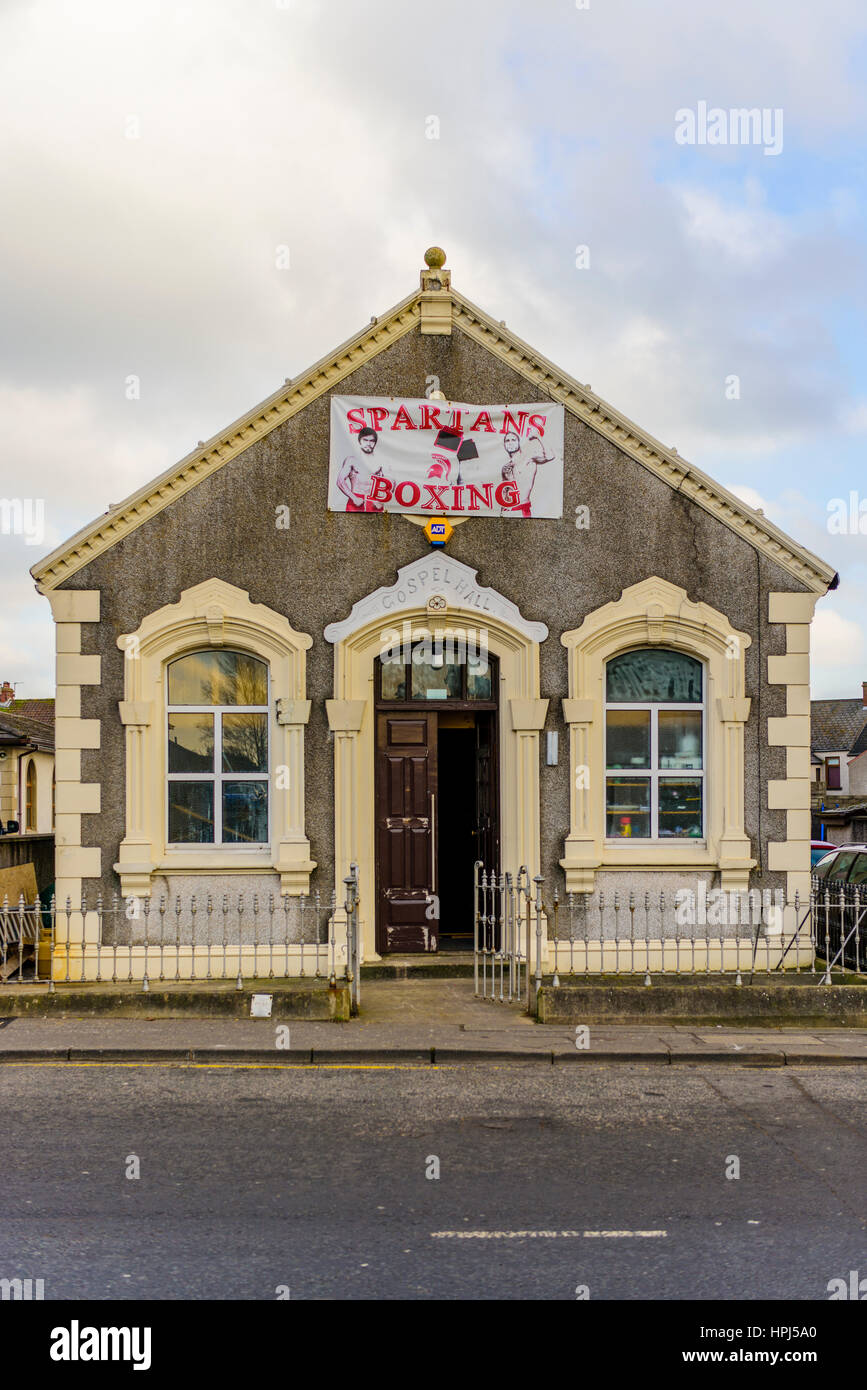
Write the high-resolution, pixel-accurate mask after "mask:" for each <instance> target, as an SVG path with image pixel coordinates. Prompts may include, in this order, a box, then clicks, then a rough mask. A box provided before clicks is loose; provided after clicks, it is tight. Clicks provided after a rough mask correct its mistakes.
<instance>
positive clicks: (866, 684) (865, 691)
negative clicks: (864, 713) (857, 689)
mask: <svg viewBox="0 0 867 1390" xmlns="http://www.w3.org/2000/svg"><path fill="white" fill-rule="evenodd" d="M861 704H862V705H863V707H864V709H867V681H862V682H861Z"/></svg>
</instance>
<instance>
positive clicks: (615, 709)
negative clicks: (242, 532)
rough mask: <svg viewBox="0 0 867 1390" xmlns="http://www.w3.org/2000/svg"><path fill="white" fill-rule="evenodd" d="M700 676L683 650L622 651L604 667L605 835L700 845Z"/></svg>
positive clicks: (702, 742) (700, 670) (695, 663)
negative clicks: (696, 841)
mask: <svg viewBox="0 0 867 1390" xmlns="http://www.w3.org/2000/svg"><path fill="white" fill-rule="evenodd" d="M704 708H705V706H704V671H703V667H702V664H701V662H700V661H696V659H695V658H694V657H691V656H687V655H686V654H685V653H683V652H676V651H665V650H660V649H659V648H648V649H644V648H642V649H640V650H638V651H628V652H623V653H622V655H620V656H616V657H614V658H613V659H612V660H610V661H608V662H607V664H606V668H605V834H606V838H607V839H609V840H625V839H641V840H670V839H687V840H700V839H702V838H703V836H704V833H705V830H704V801H705V797H704V774H705V767H704V746H705V736H704Z"/></svg>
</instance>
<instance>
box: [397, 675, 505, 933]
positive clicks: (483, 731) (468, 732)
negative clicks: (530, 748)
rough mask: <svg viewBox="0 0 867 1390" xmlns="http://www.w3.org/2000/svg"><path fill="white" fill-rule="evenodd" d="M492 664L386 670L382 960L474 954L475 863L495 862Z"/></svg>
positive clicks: (492, 868)
mask: <svg viewBox="0 0 867 1390" xmlns="http://www.w3.org/2000/svg"><path fill="white" fill-rule="evenodd" d="M499 830H500V828H499V792H498V758H497V677H496V666H495V664H494V661H493V658H490V659H489V661H486V662H485V664H484V666H483V668H481V669H480V668H479V666H478V665H477V666H476V667H475V668H470V669H467V664H466V663H463V664H459V663H455V664H454V666H453V667H445V669H444V667H443V663H440V665H436V664H435V663H433V662H431V663H430V669H429V670H428V669H427V667H426V666H425V665H424V664H423V663H418V669H417V668H416V663H413V665H412V667H411V666H410V664H409V662H407V663H406V665H405V667H404V666H403V665H398V667H397V670H394V669H393V664H389V665H387V666H386V665H385V663H382V664H381V667H380V672H379V676H378V690H377V714H376V891H377V935H376V940H377V949H378V950H379V951H380V952H383V953H384V952H392V951H396V952H404V951H410V952H414V951H443V950H444V951H454V950H472V946H473V865H474V863H475V861H476V860H477V859H480V860H481V861H482V862H483V863H484V865H485V867H486V868H487V869H488V870H490V871H496V870H497V867H498V863H499V838H500V833H499Z"/></svg>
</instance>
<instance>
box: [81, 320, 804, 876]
mask: <svg viewBox="0 0 867 1390" xmlns="http://www.w3.org/2000/svg"><path fill="white" fill-rule="evenodd" d="M431 374H435V375H437V376H438V377H439V380H440V386H441V389H442V390H443V391H444V393H445V394H446V396H447V397H448V398H449V399H452V400H460V401H468V402H479V403H484V402H503V401H513V402H521V401H533V400H547V399H549V397H547V396H545V395H544V394H543V393H542V392H540V391H539V390H538V389H535V388H534V387H533V386H532V385H531V384H530V383H528V381H527V380H526V378H525V377H523V376H521V375H519V374H518V373H517V372H514V371H513V370H512V369H511V368H510V367H509V366H508V365H507V364H506V363H504V362H501V361H500V360H499V359H498V358H496V357H495V356H493V355H492V354H491V353H489V352H488V351H486V349H485V348H483V347H482V346H481V345H479V344H478V343H476V342H474V341H473V340H472V339H471V338H470V337H469V336H467V335H465V334H464V333H463V332H462V331H461V330H460V328H458V327H457V326H456V327H455V328H454V331H453V332H452V334H451V336H431V335H427V336H423V335H422V334H421V333H420V332H419V329H418V328H415V329H414V330H413V331H411V332H410V333H408V334H407V335H406V336H404V337H403V338H401V339H400V340H399V341H398V342H396V343H394V344H392V345H391V346H390V347H388V348H386V349H385V350H384V351H383V352H381V353H380V354H379V355H378V356H377V357H376V358H374V359H373V360H371V361H369V362H366V363H365V364H364V365H362V366H361V367H359V369H358V370H356V371H355V372H353V373H352V374H351V375H349V376H347V377H345V378H343V380H342V381H341V382H340V383H339V385H338V386H337V387H336V390H337V391H339V393H340V394H342V395H362V396H377V395H379V396H391V395H399V396H415V397H419V396H423V395H424V392H425V383H426V380H427V378H428V377H429V376H430V375H431ZM328 453H329V396H328V395H325V396H322V397H320V398H319V399H316V400H314V401H312V402H311V403H310V404H309V405H307V406H306V407H305V408H304V409H303V410H301V411H300V413H298V414H297V415H296V416H294V417H293V418H292V419H290V420H288V421H286V422H284V423H283V424H282V425H280V426H278V427H277V428H276V429H275V430H274V431H273V432H272V433H271V434H270V435H269V436H268V437H266V438H265V439H262V440H260V441H259V442H257V443H255V444H253V445H252V446H251V447H250V448H248V449H247V450H246V451H245V452H243V453H242V454H240V455H239V456H237V457H236V458H234V459H233V460H231V461H230V462H229V463H227V464H226V465H225V466H224V467H223V468H222V469H221V470H220V471H218V472H217V473H216V474H215V475H213V476H212V477H210V478H207V479H205V480H204V481H202V482H201V483H199V484H198V485H197V486H196V487H194V488H192V489H191V490H190V491H189V492H187V493H185V494H184V495H182V496H180V497H179V498H178V499H177V500H176V501H175V502H174V503H173V504H172V505H171V506H170V507H167V508H166V509H165V510H163V511H161V512H160V513H159V514H158V515H156V516H155V517H153V518H152V519H151V520H149V521H148V522H146V523H145V524H144V525H142V526H140V527H139V528H138V529H137V530H134V531H133V532H132V533H131V534H129V535H127V536H126V537H125V538H124V539H122V540H121V541H120V542H119V543H117V544H116V545H115V546H114V547H113V548H111V549H110V550H108V551H107V552H105V553H104V554H102V555H101V556H99V557H98V558H96V559H94V560H93V561H92V562H91V563H89V564H87V565H86V566H85V567H84V568H82V569H80V570H78V571H77V573H75V574H74V576H72V577H71V578H70V579H69V580H68V581H67V582H66V583H64V584H63V585H61V587H60V589H59V590H58V593H59V594H62V593H63V591H64V590H70V589H81V590H90V591H93V590H99V592H100V595H101V597H100V617H99V622H87V621H85V622H83V623H82V624H81V653H82V655H84V656H87V655H98V656H99V657H100V658H101V662H100V684H98V685H87V684H84V685H82V687H81V709H80V716H81V718H82V719H83V720H98V721H99V737H100V743H99V747H98V748H84V749H82V752H81V781H82V783H91V784H93V783H96V784H99V786H100V788H101V794H100V809H99V812H98V813H97V814H86V813H85V814H83V815H82V817H81V845H82V846H84V847H98V848H99V849H100V851H101V867H102V878H101V880H99V881H97V880H95V879H92V878H90V879H85V880H84V883H83V887H84V889H85V891H86V892H87V893H88V895H89V896H92V895H95V893H96V891H97V889H98V888H100V887H101V890H102V892H103V894H104V895H105V896H107V897H110V896H111V895H112V893H115V892H117V893H118V894H119V893H120V883H119V880H118V878H117V876H116V875H115V873H114V871H113V868H112V866H113V864H114V863H115V862H116V861H117V858H118V849H119V845H120V841H121V840H122V838H123V836H124V830H125V734H124V728H123V725H122V723H121V720H120V717H119V712H118V702H119V701H121V700H123V698H124V656H123V654H122V652H121V651H120V650H119V648H118V645H117V639H118V636H119V635H120V634H123V633H133V632H135V631H136V629H137V628H138V626H139V624H140V623H141V621H142V619H143V618H144V617H145V615H146V614H149V613H152V612H154V611H155V610H156V609H159V608H161V607H162V606H163V605H166V604H171V603H176V602H177V601H178V599H179V598H180V595H181V593H182V591H183V590H185V589H189V588H190V587H192V586H193V585H196V584H198V583H200V582H202V581H203V580H205V579H209V578H211V577H217V578H219V579H222V580H225V581H226V582H228V583H231V584H233V585H236V586H238V587H239V588H241V589H244V590H246V591H248V592H249V595H250V599H251V601H252V602H253V603H261V604H265V605H267V606H268V607H269V608H271V609H274V610H276V611H277V612H278V613H281V614H283V615H285V616H286V617H287V618H288V619H289V622H290V623H291V625H292V627H293V628H295V629H296V630H297V631H300V632H303V633H309V634H311V635H312V638H313V645H312V647H311V648H310V650H309V652H308V653H307V697H308V698H309V699H310V700H311V701H312V709H311V713H310V720H309V724H308V726H307V729H306V734H305V768H306V833H307V835H308V837H309V840H310V849H311V857H312V858H313V859H314V860H315V861H316V863H317V866H318V867H317V869H316V870H315V871H314V873H313V875H312V880H311V886H312V887H314V888H315V887H319V888H321V889H322V892H323V895H328V894H330V892H331V888H332V885H333V883H334V865H333V840H334V825H333V810H334V780H333V779H334V765H333V750H334V745H333V743H332V742H331V740H330V738H329V731H328V723H327V718H326V709H325V701H326V700H327V699H331V698H332V697H333V695H334V689H333V663H334V648H333V646H332V644H331V643H329V642H328V641H326V640H325V638H324V636H323V629H324V628H325V627H326V626H327V625H328V624H329V623H333V622H337V621H339V620H341V619H343V618H345V617H346V616H347V615H348V614H349V612H350V610H351V608H352V606H353V604H354V603H355V602H356V601H357V600H358V599H360V598H362V597H363V596H364V595H366V594H369V593H370V592H372V591H373V590H375V589H377V588H378V587H379V586H381V585H391V584H393V583H394V582H395V580H396V578H397V571H398V569H399V567H400V566H403V565H406V564H408V563H410V562H411V561H413V560H416V559H418V558H419V557H420V556H423V555H425V554H427V553H429V547H428V544H427V541H426V540H425V538H424V535H423V533H422V531H421V528H420V527H418V526H415V525H413V524H411V523H410V522H408V521H407V520H405V519H404V518H403V517H401V516H397V515H383V516H374V515H363V514H353V515H350V516H346V515H343V514H336V513H330V512H327V511H326V492H327V480H328ZM110 493H111V484H110V480H108V479H106V495H107V496H108V495H110ZM580 505H585V506H588V507H589V508H590V526H589V528H588V529H586V530H578V529H577V528H576V526H575V511H576V508H577V507H578V506H580ZM281 506H288V507H289V508H290V513H291V522H290V526H289V529H288V530H278V529H277V527H276V526H275V515H276V510H277V508H278V507H281ZM449 556H453V557H455V558H457V559H459V560H461V561H463V562H464V563H466V564H467V565H470V566H472V568H474V569H476V570H477V571H478V582H479V584H481V585H485V586H491V587H492V588H494V589H496V590H498V591H499V592H500V593H501V594H503V595H504V596H505V597H506V598H508V599H510V600H511V601H512V602H514V603H515V604H517V605H518V607H519V609H520V611H521V614H522V615H523V617H524V618H525V619H527V620H531V621H542V622H544V623H545V624H547V626H548V628H549V636H548V638H547V640H546V641H545V642H543V643H542V645H541V682H540V686H541V692H540V693H541V695H542V696H543V697H547V698H548V699H549V701H550V704H549V708H548V717H547V721H546V724H545V730H546V731H547V730H557V731H559V734H560V740H559V748H560V757H559V764H558V765H557V766H555V767H548V766H547V765H546V764H545V758H544V754H545V739H544V737H540V740H539V743H540V774H539V775H540V789H541V858H542V872H543V874H544V875H545V876H546V878H547V880H548V883H549V884H551V885H553V884H554V883H555V882H558V883H560V884H561V888H562V880H563V874H562V870H561V869H560V868H559V866H558V861H559V860H560V859H561V858H562V857H563V853H564V839H565V837H566V836H567V834H568V833H569V805H570V765H569V736H568V728H567V726H566V725H565V723H564V722H563V712H562V706H561V698H562V697H565V696H567V695H568V694H569V691H568V685H567V652H566V649H565V648H564V646H563V645H562V644H561V641H560V637H561V634H562V633H563V632H564V631H568V630H570V629H574V628H577V627H578V626H579V625H580V624H581V623H582V621H583V620H584V618H585V617H586V615H587V614H588V613H590V612H591V611H592V610H594V609H597V608H599V607H600V606H601V605H603V604H606V603H610V602H612V601H615V600H617V599H619V597H620V595H621V593H622V591H623V590H624V589H626V588H627V587H628V586H630V585H633V584H636V583H638V582H640V581H642V580H645V579H647V578H648V577H649V576H651V575H656V576H660V577H661V578H663V579H664V580H667V581H669V582H670V583H672V584H675V585H677V586H679V587H680V588H682V589H684V590H685V591H686V593H687V594H688V596H689V598H690V599H691V600H693V601H694V602H705V603H707V604H709V605H712V606H713V607H714V608H715V609H717V610H719V611H721V612H722V613H724V614H725V615H726V617H727V618H728V620H729V622H730V623H731V624H732V626H733V627H734V628H736V629H738V630H739V631H741V632H745V633H748V634H749V635H750V638H751V645H750V646H749V648H748V650H747V652H746V654H745V672H746V695H747V696H748V697H749V698H750V699H751V702H752V703H751V707H750V713H749V718H748V721H747V723H746V726H745V730H744V800H745V828H746V832H747V834H748V836H749V837H750V840H751V843H752V852H753V856H754V857H755V858H756V859H757V861H758V867H757V869H756V870H755V871H754V872H753V875H752V880H751V886H754V887H760V888H783V889H785V887H786V872H785V871H784V869H790V870H791V869H794V868H798V870H800V869H802V868H803V869H806V863H805V864H804V865H801V863H800V859H798V860H797V862H796V863H795V862H793V863H788V862H787V863H783V862H781V863H780V866H779V868H778V869H777V870H776V871H772V869H771V868H770V867H769V863H768V849H767V847H768V842H769V841H770V842H777V843H779V842H785V841H786V840H787V825H788V827H789V834H791V826H792V824H793V822H792V821H791V820H788V821H787V817H788V816H790V815H797V814H800V812H799V811H790V810H788V809H787V798H786V794H785V789H784V790H783V792H782V794H777V795H774V794H773V793H772V794H771V795H770V802H771V806H774V805H776V806H777V809H771V808H770V807H769V791H768V783H769V782H772V783H777V784H782V783H783V782H785V781H786V779H787V777H788V778H789V779H791V778H792V777H793V776H796V777H800V776H801V772H800V763H799V762H798V763H797V768H798V770H797V771H794V772H793V770H792V769H793V766H794V764H793V763H792V762H788V763H787V749H786V747H785V746H782V745H783V743H784V742H792V741H793V740H791V739H789V738H788V737H786V738H784V739H781V741H780V743H774V742H773V741H772V742H770V743H769V741H768V735H769V723H768V721H769V720H771V721H775V720H785V719H787V716H789V717H791V716H793V715H795V716H799V715H800V713H807V714H808V713H809V711H808V709H807V710H806V711H803V712H801V711H799V710H797V709H793V708H792V705H791V698H790V700H789V703H788V707H787V687H786V684H784V683H781V681H782V679H783V677H785V680H786V681H790V680H793V679H794V677H792V676H790V675H789V674H788V672H789V670H790V669H791V668H789V667H787V666H786V664H785V663H786V661H791V660H792V659H793V657H794V658H801V654H802V647H803V644H802V641H801V638H800V636H798V637H797V639H796V641H795V648H796V650H795V652H794V653H793V652H792V647H791V643H790V646H789V648H787V626H786V622H787V620H788V621H789V622H791V623H796V624H798V629H797V631H798V633H799V634H800V633H801V631H802V629H803V624H804V621H805V620H804V616H803V612H802V611H801V609H800V608H799V607H798V604H799V600H797V599H795V600H794V608H792V607H791V604H792V600H788V599H786V598H785V596H786V595H797V594H800V593H804V594H806V593H807V592H808V590H807V588H806V586H805V585H803V584H802V583H800V582H799V581H798V580H797V579H795V578H794V577H793V576H792V575H791V573H789V571H788V570H786V569H784V568H782V567H780V566H777V565H775V564H774V563H773V561H772V560H770V559H767V558H765V556H763V555H761V554H759V552H758V551H757V550H756V549H755V548H754V547H753V546H752V545H751V544H750V543H749V542H748V541H747V540H745V539H742V538H741V537H740V536H739V535H736V534H735V533H734V532H733V531H732V530H731V529H730V528H729V527H727V526H726V525H724V524H723V523H722V522H720V521H717V520H716V519H715V518H714V517H713V516H711V515H710V514H709V513H708V512H706V511H705V510H704V509H703V508H701V507H700V506H698V505H696V504H695V503H693V502H691V501H690V500H689V499H688V498H686V497H684V496H683V495H682V494H679V493H678V492H676V491H675V490H674V489H673V488H672V487H671V486H669V485H668V484H667V483H665V482H663V481H662V480H660V479H658V478H656V477H654V476H653V475H651V473H650V472H649V471H648V470H647V469H645V468H644V467H642V465H641V464H639V463H638V462H636V461H635V460H634V459H632V458H631V457H630V456H629V455H628V454H626V453H623V452H621V450H619V449H618V448H617V446H616V445H615V444H613V443H611V442H609V441H608V440H606V439H604V438H602V437H601V436H600V435H599V434H598V433H597V432H596V431H594V430H593V429H591V428H590V427H588V426H587V425H585V424H584V423H582V421H580V420H578V419H577V418H575V416H574V415H572V414H571V413H570V412H569V411H568V410H567V411H566V437H565V481H564V499H563V519H562V520H559V521H553V520H551V521H547V520H527V521H519V520H506V519H502V520H501V519H488V520H477V519H473V520H470V521H467V522H466V523H465V524H463V525H461V526H458V527H457V528H456V529H455V533H454V536H453V538H452V539H451V541H450V542H449V545H448V548H447V551H446V558H448V557H449ZM773 594H781V595H783V596H784V597H783V599H781V600H780V601H779V603H780V605H781V606H780V607H779V608H778V611H777V612H776V613H775V614H774V616H776V617H778V618H779V621H775V622H771V621H770V620H769V595H773ZM62 603H63V600H62V599H60V604H61V605H62ZM773 603H774V600H773V599H771V604H773ZM787 603H788V604H789V605H790V607H789V608H786V604H787ZM794 630H795V629H793V628H789V629H788V631H789V632H790V633H791V632H793V631H794ZM787 651H788V652H789V655H788V656H787V655H786V654H787ZM769 658H773V659H776V660H778V661H779V660H780V659H781V658H782V659H783V661H782V664H781V665H780V666H779V672H780V674H779V675H778V676H777V677H776V679H774V680H773V681H771V680H769V665H768V659H769ZM803 660H804V661H805V660H806V658H803ZM771 670H773V662H772V665H771ZM797 679H798V680H799V681H803V679H804V677H803V674H801V675H799V676H798V677H797ZM799 688H800V686H799ZM275 693H278V692H275ZM807 698H808V692H807ZM770 727H771V728H773V727H774V726H773V724H772V725H771V726H770ZM778 727H779V728H780V729H781V730H783V731H784V732H785V731H786V730H788V728H789V725H788V724H787V725H786V726H778ZM803 775H804V776H807V775H808V774H807V772H806V771H805V772H804V774H803ZM807 814H808V813H807ZM806 838H809V834H808V832H807V834H806ZM783 858H784V859H785V855H784V856H783ZM504 867H517V866H504ZM340 872H341V874H342V873H343V872H345V866H340ZM638 877H639V878H641V879H642V886H644V880H646V878H647V875H644V876H643V877H642V876H641V875H639V876H638ZM693 877H695V876H694V875H693ZM614 879H616V880H617V883H618V884H619V886H621V887H624V888H626V889H627V890H628V888H629V887H630V886H632V884H633V882H637V879H636V877H635V875H633V874H625V873H624V874H621V873H620V872H617V873H614V874H612V873H609V872H604V871H600V873H599V874H598V875H597V879H596V886H597V887H598V888H604V889H606V890H607V888H610V887H612V886H615V885H614V884H613V880H614ZM683 882H684V876H683V875H682V874H676V873H673V872H669V873H665V874H663V873H661V872H659V871H657V872H655V873H654V875H653V880H652V886H653V887H654V889H655V888H657V887H663V886H666V885H667V886H673V887H677V886H682V884H683ZM222 887H223V884H222V881H221V880H219V876H218V875H216V876H215V883H214V888H215V890H217V891H221V890H222Z"/></svg>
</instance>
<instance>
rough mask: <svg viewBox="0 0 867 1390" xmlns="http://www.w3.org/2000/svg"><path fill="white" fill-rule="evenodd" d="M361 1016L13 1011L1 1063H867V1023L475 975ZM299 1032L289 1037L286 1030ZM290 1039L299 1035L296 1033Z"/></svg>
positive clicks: (387, 985)
mask: <svg viewBox="0 0 867 1390" xmlns="http://www.w3.org/2000/svg"><path fill="white" fill-rule="evenodd" d="M362 1010H363V1012H362V1015H361V1017H359V1018H357V1019H353V1020H352V1021H351V1022H350V1023H304V1022H299V1023H295V1022H291V1023H288V1024H287V1023H280V1022H278V1021H275V1020H273V1019H244V1020H241V1019H231V1018H226V1019H219V1018H207V1019H147V1018H141V1019H125V1018H124V1019H116V1018H105V1019H103V1018H100V1019H93V1018H89V1019H63V1020H61V1019H57V1020H56V1019H49V1018H33V1017H30V1018H12V1019H6V1020H3V1019H2V998H0V1065H2V1063H4V1062H5V1063H10V1062H20V1061H54V1062H87V1061H93V1062H99V1061H102V1062H122V1061H129V1062H135V1061H139V1062H148V1061H150V1062H159V1061H165V1062H168V1063H183V1062H187V1063H189V1062H194V1063H199V1064H202V1063H204V1064H207V1063H220V1062H222V1063H228V1062H238V1063H244V1062H247V1063H250V1064H264V1063H270V1064H272V1065H283V1066H287V1065H290V1066H297V1065H305V1066H309V1065H317V1064H319V1065H329V1064H331V1065H334V1064H344V1065H352V1064H355V1065H380V1066H383V1065H389V1064H392V1065H394V1064H413V1065H427V1066H429V1065H431V1063H435V1064H436V1065H449V1064H450V1063H451V1064H465V1063H471V1062H489V1063H492V1062H497V1063H513V1064H524V1065H536V1066H539V1065H544V1066H551V1065H552V1064H556V1065H560V1064H566V1063H574V1062H578V1063H581V1062H584V1063H593V1062H596V1063H598V1062H641V1063H655V1064H662V1065H671V1064H674V1063H700V1062H711V1063H721V1062H727V1063H734V1064H735V1065H738V1064H739V1065H753V1066H755V1065H763V1066H805V1065H821V1064H828V1063H837V1064H844V1063H867V1030H864V1029H843V1028H830V1029H822V1030H812V1029H792V1028H789V1029H780V1028H762V1029H756V1028H750V1029H738V1028H731V1027H727V1028H723V1027H715V1028H712V1027H707V1026H705V1027H698V1026H692V1027H691V1026H680V1027H660V1026H658V1025H653V1024H648V1025H646V1026H642V1027H634V1026H623V1025H618V1024H590V1025H589V1027H588V1030H587V1032H588V1036H587V1039H586V1041H587V1046H586V1047H583V1046H582V1047H579V1046H577V1045H576V1030H575V1028H574V1027H570V1026H562V1025H553V1024H552V1025H543V1024H537V1023H535V1022H534V1021H533V1020H532V1019H530V1018H528V1017H527V1015H526V1014H524V1013H523V1011H522V1009H521V1007H520V1005H508V1004H500V1003H493V1002H491V1001H484V1000H478V999H475V998H474V997H473V993H472V982H471V981H465V980H412V981H405V982H404V981H372V982H370V983H366V984H365V985H364V987H363V991H362ZM287 1034H288V1039H287ZM287 1041H288V1046H286V1045H285V1044H286V1043H287Z"/></svg>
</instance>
